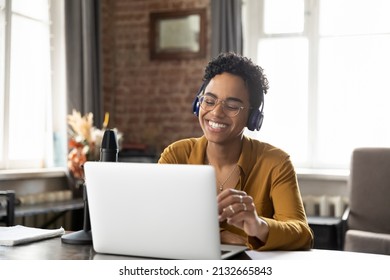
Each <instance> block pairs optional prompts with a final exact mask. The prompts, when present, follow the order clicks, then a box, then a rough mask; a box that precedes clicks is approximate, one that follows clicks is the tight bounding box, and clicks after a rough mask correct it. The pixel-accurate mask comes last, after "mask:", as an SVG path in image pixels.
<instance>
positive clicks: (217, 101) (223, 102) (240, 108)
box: [198, 94, 251, 118]
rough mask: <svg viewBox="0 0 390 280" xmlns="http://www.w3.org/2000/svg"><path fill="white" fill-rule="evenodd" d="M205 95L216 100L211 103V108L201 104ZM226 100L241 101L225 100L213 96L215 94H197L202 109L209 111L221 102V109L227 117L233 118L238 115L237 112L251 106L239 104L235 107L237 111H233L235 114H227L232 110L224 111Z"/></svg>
mask: <svg viewBox="0 0 390 280" xmlns="http://www.w3.org/2000/svg"><path fill="white" fill-rule="evenodd" d="M206 97H208V98H211V99H214V100H215V101H216V102H215V104H214V105H213V108H211V109H208V108H207V109H206V108H204V107H203V106H202V104H203V102H202V101H203V100H204V98H206ZM227 101H233V102H241V101H239V100H229V99H228V100H226V99H219V98H217V97H215V96H213V95H209V94H202V95H199V96H198V102H199V106H200V107H201V108H202V109H203V110H205V111H206V112H211V111H213V110H214V109H215V108H216V107H217V105H218V104H219V103H221V105H222V110H223V112H224V114H225V115H227V116H228V117H230V118H234V117H236V116H238V114H239V113H240V112H241V111H242V110H244V109H245V108H251V107H245V106H240V107H238V108H237V112H236V113H235V115H232V116H231V115H229V113H230V112H232V111H227V112H228V113H226V111H225V109H226V110H228V109H227V107H228V106H227V105H226V102H227ZM206 106H207V105H206Z"/></svg>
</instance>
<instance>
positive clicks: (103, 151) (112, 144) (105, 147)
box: [100, 129, 119, 162]
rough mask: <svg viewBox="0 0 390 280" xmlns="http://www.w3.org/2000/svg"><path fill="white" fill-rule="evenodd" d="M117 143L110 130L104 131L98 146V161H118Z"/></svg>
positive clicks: (113, 132)
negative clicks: (100, 143)
mask: <svg viewBox="0 0 390 280" xmlns="http://www.w3.org/2000/svg"><path fill="white" fill-rule="evenodd" d="M118 151H119V149H118V141H117V139H116V133H115V131H114V130H112V129H106V131H104V135H103V140H102V145H101V146H100V161H110V162H117V161H118Z"/></svg>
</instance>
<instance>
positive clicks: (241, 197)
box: [240, 195, 243, 203]
mask: <svg viewBox="0 0 390 280" xmlns="http://www.w3.org/2000/svg"><path fill="white" fill-rule="evenodd" d="M242 199H243V196H242V195H240V203H242Z"/></svg>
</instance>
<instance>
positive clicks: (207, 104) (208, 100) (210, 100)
mask: <svg viewBox="0 0 390 280" xmlns="http://www.w3.org/2000/svg"><path fill="white" fill-rule="evenodd" d="M218 103H221V105H222V110H223V112H224V113H225V114H226V115H227V116H228V117H231V118H232V117H235V116H237V115H238V114H239V113H240V111H241V110H243V109H244V108H245V107H244V106H241V103H240V102H238V101H235V100H222V99H218V98H215V97H213V96H209V95H202V96H201V97H199V104H200V107H202V109H203V110H205V111H207V112H208V111H212V110H214V109H215V107H217V105H218Z"/></svg>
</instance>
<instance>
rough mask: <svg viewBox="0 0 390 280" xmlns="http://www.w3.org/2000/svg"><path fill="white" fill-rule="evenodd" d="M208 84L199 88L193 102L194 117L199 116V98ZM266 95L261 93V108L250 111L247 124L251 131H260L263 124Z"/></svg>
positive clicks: (205, 83)
mask: <svg viewBox="0 0 390 280" xmlns="http://www.w3.org/2000/svg"><path fill="white" fill-rule="evenodd" d="M207 84H208V82H206V81H205V82H204V83H203V84H202V85H201V87H200V88H199V90H198V92H197V94H196V97H195V99H194V101H193V102H192V112H193V113H194V115H196V116H199V107H200V104H199V97H200V95H201V93H202V92H203V91H204V90H205V88H206V86H207ZM263 109H264V93H263V92H261V100H260V107H259V108H252V109H250V111H249V118H248V122H247V124H246V126H247V128H248V129H249V130H251V131H254V130H260V128H261V125H262V124H263V119H264V113H263Z"/></svg>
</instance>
